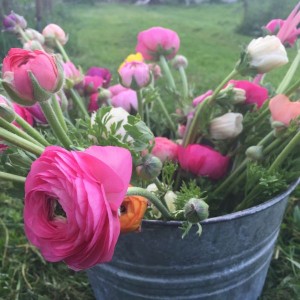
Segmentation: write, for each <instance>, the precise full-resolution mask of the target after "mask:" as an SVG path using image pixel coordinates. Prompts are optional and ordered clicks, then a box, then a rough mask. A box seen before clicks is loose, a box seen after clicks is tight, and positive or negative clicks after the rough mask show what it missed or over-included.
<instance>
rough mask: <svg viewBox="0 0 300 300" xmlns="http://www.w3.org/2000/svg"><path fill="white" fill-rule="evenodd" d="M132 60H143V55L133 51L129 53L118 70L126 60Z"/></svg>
mask: <svg viewBox="0 0 300 300" xmlns="http://www.w3.org/2000/svg"><path fill="white" fill-rule="evenodd" d="M132 61H140V62H143V61H144V58H143V55H142V54H141V53H139V52H137V53H135V54H130V55H128V56H127V57H126V58H125V60H124V61H123V62H122V63H121V65H120V67H119V69H118V71H120V70H121V69H122V68H123V67H124V65H125V64H126V63H128V62H132Z"/></svg>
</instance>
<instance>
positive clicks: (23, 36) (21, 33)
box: [17, 26, 30, 42]
mask: <svg viewBox="0 0 300 300" xmlns="http://www.w3.org/2000/svg"><path fill="white" fill-rule="evenodd" d="M17 30H18V33H19V34H20V36H21V37H22V38H23V40H24V41H25V42H30V39H29V38H28V36H27V35H26V34H25V32H24V30H23V29H22V28H21V27H20V26H17Z"/></svg>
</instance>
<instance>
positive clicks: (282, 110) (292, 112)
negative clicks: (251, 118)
mask: <svg viewBox="0 0 300 300" xmlns="http://www.w3.org/2000/svg"><path fill="white" fill-rule="evenodd" d="M269 109H270V111H271V116H272V120H273V121H278V122H281V123H283V124H285V125H286V126H288V125H289V124H290V122H291V121H292V120H294V119H296V118H299V117H300V102H299V101H295V102H291V101H290V99H289V98H288V97H287V96H285V95H281V94H279V95H277V96H275V97H274V98H272V99H271V100H270V103H269Z"/></svg>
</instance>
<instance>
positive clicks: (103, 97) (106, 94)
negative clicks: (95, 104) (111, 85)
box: [98, 88, 112, 103]
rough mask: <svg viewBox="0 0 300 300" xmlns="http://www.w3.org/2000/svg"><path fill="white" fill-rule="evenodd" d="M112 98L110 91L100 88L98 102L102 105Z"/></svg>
mask: <svg viewBox="0 0 300 300" xmlns="http://www.w3.org/2000/svg"><path fill="white" fill-rule="evenodd" d="M111 97H112V94H111V92H110V90H107V89H103V88H100V90H99V93H98V100H99V102H100V103H107V102H108V101H109V100H110V99H111Z"/></svg>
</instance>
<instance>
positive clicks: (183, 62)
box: [172, 55, 188, 70]
mask: <svg viewBox="0 0 300 300" xmlns="http://www.w3.org/2000/svg"><path fill="white" fill-rule="evenodd" d="M172 66H173V68H174V69H176V70H178V69H179V68H183V69H186V68H187V66H188V60H187V58H186V57H185V56H183V55H176V56H175V57H174V59H173V60H172Z"/></svg>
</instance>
